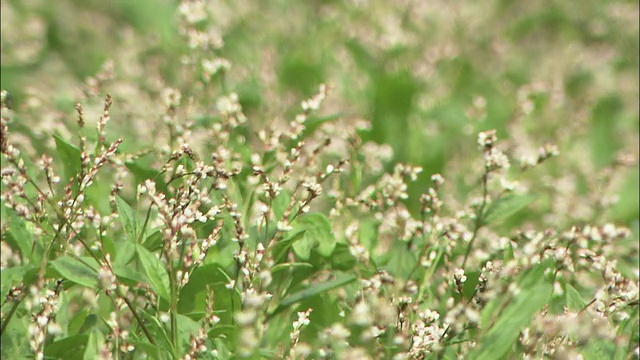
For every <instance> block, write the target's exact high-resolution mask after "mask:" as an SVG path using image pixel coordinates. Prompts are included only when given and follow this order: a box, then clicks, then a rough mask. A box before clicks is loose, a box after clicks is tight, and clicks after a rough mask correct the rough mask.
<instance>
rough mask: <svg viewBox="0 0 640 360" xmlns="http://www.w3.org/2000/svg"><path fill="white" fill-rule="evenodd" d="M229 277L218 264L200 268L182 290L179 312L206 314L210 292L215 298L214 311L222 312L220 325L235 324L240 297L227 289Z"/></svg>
mask: <svg viewBox="0 0 640 360" xmlns="http://www.w3.org/2000/svg"><path fill="white" fill-rule="evenodd" d="M230 281H231V280H230V278H229V276H228V275H227V274H226V273H225V271H224V270H223V269H222V268H221V267H220V266H219V265H218V264H215V263H213V264H206V265H202V266H200V267H198V268H197V269H195V270H194V271H193V273H192V274H191V276H189V282H188V283H187V284H186V285H185V286H184V287H183V288H182V289H181V290H180V299H179V302H178V312H179V313H181V314H190V313H195V312H204V311H205V309H206V299H207V295H209V291H212V292H213V294H214V296H215V302H214V304H213V306H214V308H213V309H214V311H220V313H219V314H218V316H219V317H220V323H219V325H229V324H232V322H233V313H234V310H237V309H238V308H239V306H240V296H239V295H238V293H234V292H232V291H231V290H229V289H227V287H226V286H227V284H228V283H229V282H230Z"/></svg>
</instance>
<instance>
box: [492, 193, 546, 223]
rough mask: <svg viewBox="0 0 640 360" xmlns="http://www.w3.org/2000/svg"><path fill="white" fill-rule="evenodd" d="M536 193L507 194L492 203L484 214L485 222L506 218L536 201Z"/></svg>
mask: <svg viewBox="0 0 640 360" xmlns="http://www.w3.org/2000/svg"><path fill="white" fill-rule="evenodd" d="M537 198H538V197H537V196H536V195H531V194H526V195H515V194H512V195H506V196H503V197H502V198H500V199H498V200H496V201H495V202H494V203H492V204H491V205H490V206H489V208H488V209H487V211H486V212H485V213H484V216H483V219H482V220H483V224H484V225H486V224H489V223H494V222H498V221H502V220H505V219H507V218H509V217H510V216H512V215H514V214H515V213H517V212H518V211H520V210H522V209H524V208H525V207H527V206H528V205H529V204H531V203H532V202H534V201H536V199H537Z"/></svg>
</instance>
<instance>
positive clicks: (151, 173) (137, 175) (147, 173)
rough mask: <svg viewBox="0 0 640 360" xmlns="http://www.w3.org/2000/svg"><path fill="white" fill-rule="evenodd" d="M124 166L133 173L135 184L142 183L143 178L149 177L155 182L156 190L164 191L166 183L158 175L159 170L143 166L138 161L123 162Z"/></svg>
mask: <svg viewBox="0 0 640 360" xmlns="http://www.w3.org/2000/svg"><path fill="white" fill-rule="evenodd" d="M125 166H126V167H127V169H129V171H131V173H132V174H133V178H134V179H135V180H136V184H142V183H144V181H145V180H147V179H151V180H153V181H154V182H155V183H156V189H157V190H158V191H160V192H164V191H165V190H166V187H167V185H166V184H165V182H164V181H163V180H162V177H161V176H159V175H160V171H158V170H154V169H150V168H147V167H144V166H142V165H141V164H140V163H138V162H128V163H125Z"/></svg>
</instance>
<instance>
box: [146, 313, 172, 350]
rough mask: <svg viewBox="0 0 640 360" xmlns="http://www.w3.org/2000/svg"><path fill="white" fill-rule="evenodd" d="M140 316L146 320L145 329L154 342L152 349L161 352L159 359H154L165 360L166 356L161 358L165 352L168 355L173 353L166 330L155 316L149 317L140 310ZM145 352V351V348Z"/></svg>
mask: <svg viewBox="0 0 640 360" xmlns="http://www.w3.org/2000/svg"><path fill="white" fill-rule="evenodd" d="M140 314H141V315H142V317H144V318H145V319H147V321H146V324H147V329H148V330H149V332H150V333H151V336H152V338H153V339H154V340H155V342H156V344H155V346H154V347H155V348H156V349H158V352H161V351H162V353H161V355H160V357H156V358H160V359H164V358H167V357H166V356H163V354H164V353H165V352H169V353H171V352H173V346H172V344H171V340H170V339H169V334H168V333H167V329H166V328H165V327H164V326H163V325H162V323H161V322H160V320H158V318H157V317H156V316H153V315H151V314H150V313H149V312H148V311H146V310H143V309H140ZM145 340H146V339H145ZM145 343H148V341H145ZM163 350H164V351H163ZM145 351H147V350H146V347H145Z"/></svg>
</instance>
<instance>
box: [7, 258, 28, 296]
mask: <svg viewBox="0 0 640 360" xmlns="http://www.w3.org/2000/svg"><path fill="white" fill-rule="evenodd" d="M30 268H32V266H14V267H10V268H5V269H2V270H0V288H1V291H0V299H5V298H6V297H7V294H9V291H10V290H11V288H12V287H14V286H18V285H20V284H22V283H24V275H25V274H26V272H27V270H29V269H30Z"/></svg>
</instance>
